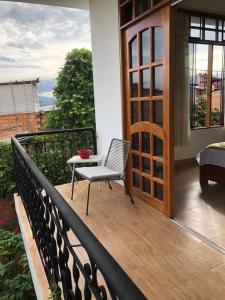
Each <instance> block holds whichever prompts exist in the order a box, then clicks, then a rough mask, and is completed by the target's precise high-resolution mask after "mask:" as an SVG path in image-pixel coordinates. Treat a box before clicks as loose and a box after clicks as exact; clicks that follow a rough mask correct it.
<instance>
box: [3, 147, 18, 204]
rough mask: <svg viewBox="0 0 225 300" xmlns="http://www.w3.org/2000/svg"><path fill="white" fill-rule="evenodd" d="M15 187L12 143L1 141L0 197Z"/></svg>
mask: <svg viewBox="0 0 225 300" xmlns="http://www.w3.org/2000/svg"><path fill="white" fill-rule="evenodd" d="M14 189H15V183H14V180H13V157H12V148H11V144H10V143H6V142H0V199H1V198H3V199H4V198H5V197H6V196H7V195H8V194H10V193H11V192H13V190H14Z"/></svg>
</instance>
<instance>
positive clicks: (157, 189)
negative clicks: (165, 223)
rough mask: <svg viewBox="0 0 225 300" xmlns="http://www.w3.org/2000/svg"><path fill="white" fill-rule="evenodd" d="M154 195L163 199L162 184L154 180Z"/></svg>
mask: <svg viewBox="0 0 225 300" xmlns="http://www.w3.org/2000/svg"><path fill="white" fill-rule="evenodd" d="M154 197H155V198H157V199H159V200H160V201H163V185H162V184H160V183H158V182H154Z"/></svg>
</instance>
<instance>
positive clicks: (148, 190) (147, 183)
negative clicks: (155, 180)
mask: <svg viewBox="0 0 225 300" xmlns="http://www.w3.org/2000/svg"><path fill="white" fill-rule="evenodd" d="M142 182H143V192H145V193H147V194H151V181H150V180H149V179H148V178H145V177H142Z"/></svg>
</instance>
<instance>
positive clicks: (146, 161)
mask: <svg viewBox="0 0 225 300" xmlns="http://www.w3.org/2000/svg"><path fill="white" fill-rule="evenodd" d="M142 171H143V172H144V173H147V174H150V173H151V170H150V159H149V158H145V157H143V158H142Z"/></svg>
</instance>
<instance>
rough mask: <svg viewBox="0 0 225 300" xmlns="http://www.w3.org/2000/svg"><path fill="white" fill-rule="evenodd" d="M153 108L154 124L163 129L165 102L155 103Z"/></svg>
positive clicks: (158, 101)
mask: <svg viewBox="0 0 225 300" xmlns="http://www.w3.org/2000/svg"><path fill="white" fill-rule="evenodd" d="M153 107H154V110H153V123H155V124H156V125H158V126H160V127H163V101H162V100H157V101H153Z"/></svg>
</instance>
